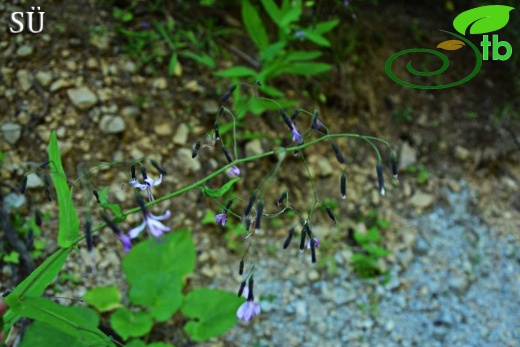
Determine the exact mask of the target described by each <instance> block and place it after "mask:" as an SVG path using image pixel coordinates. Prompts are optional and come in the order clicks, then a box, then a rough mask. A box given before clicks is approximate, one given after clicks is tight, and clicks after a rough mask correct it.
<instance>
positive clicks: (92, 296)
mask: <svg viewBox="0 0 520 347" xmlns="http://www.w3.org/2000/svg"><path fill="white" fill-rule="evenodd" d="M83 300H85V301H86V302H87V303H88V304H90V305H92V306H94V307H95V308H96V309H97V310H98V311H100V312H106V311H110V310H113V309H115V308H118V307H121V303H120V302H121V293H120V292H119V289H118V288H117V287H116V286H108V287H96V288H93V289H91V290H89V291H88V292H87V293H85V295H83Z"/></svg>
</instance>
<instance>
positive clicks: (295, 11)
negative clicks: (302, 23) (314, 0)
mask: <svg viewBox="0 0 520 347" xmlns="http://www.w3.org/2000/svg"><path fill="white" fill-rule="evenodd" d="M301 14H302V8H301V5H300V6H298V5H296V6H294V7H291V9H290V10H289V11H287V12H285V13H284V15H283V18H282V20H281V21H280V22H279V23H276V24H278V26H279V27H280V28H288V27H289V26H290V25H291V23H292V22H296V21H297V20H298V19H300V16H301Z"/></svg>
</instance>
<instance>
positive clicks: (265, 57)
mask: <svg viewBox="0 0 520 347" xmlns="http://www.w3.org/2000/svg"><path fill="white" fill-rule="evenodd" d="M286 45H287V42H285V41H280V42H275V43H273V44H272V45H270V46H269V47H267V48H266V49H264V50H263V51H262V52H261V54H260V60H262V62H264V64H265V62H266V61H269V60H271V59H273V58H274V57H275V56H276V55H277V54H278V53H279V52H281V51H282V50H283V49H284V48H285V46H286Z"/></svg>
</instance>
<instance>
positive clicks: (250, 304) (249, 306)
mask: <svg viewBox="0 0 520 347" xmlns="http://www.w3.org/2000/svg"><path fill="white" fill-rule="evenodd" d="M243 295H244V296H245V297H246V298H247V301H246V302H244V303H243V304H242V305H240V307H239V308H238V311H237V318H238V319H240V320H241V321H244V322H249V321H250V320H251V319H252V318H253V317H254V316H257V315H259V314H260V304H259V303H258V302H257V301H255V298H254V296H253V295H249V288H248V287H247V286H245V287H244V291H243Z"/></svg>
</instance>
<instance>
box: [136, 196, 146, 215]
mask: <svg viewBox="0 0 520 347" xmlns="http://www.w3.org/2000/svg"><path fill="white" fill-rule="evenodd" d="M135 198H136V200H137V204H138V205H139V207H140V208H141V211H143V213H144V214H145V213H146V204H145V202H144V199H143V197H142V196H141V195H139V194H136V195H135Z"/></svg>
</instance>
